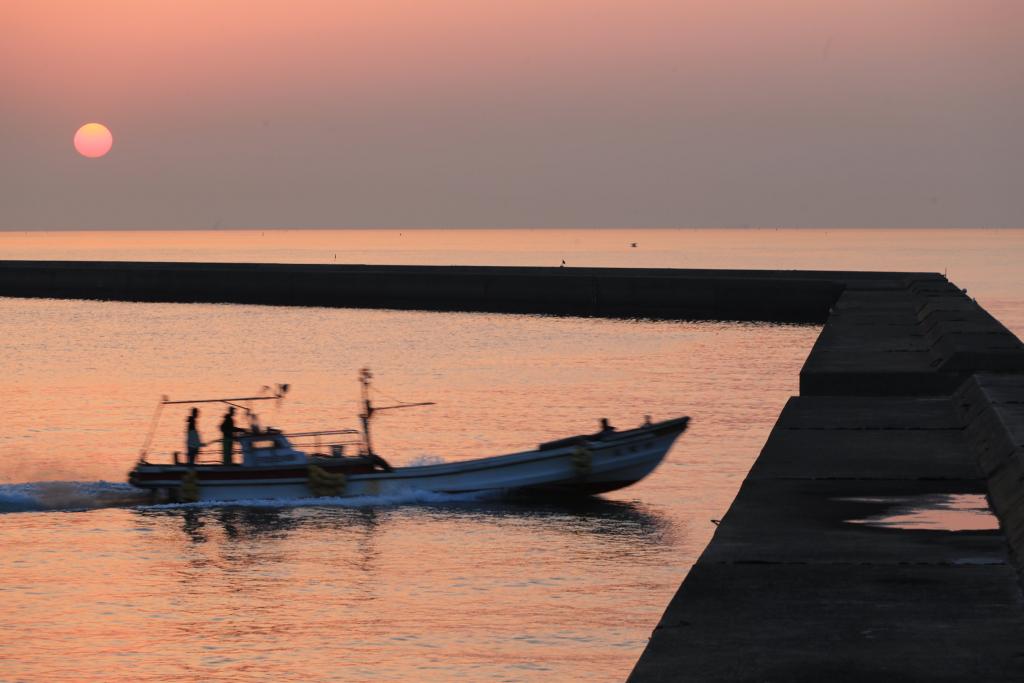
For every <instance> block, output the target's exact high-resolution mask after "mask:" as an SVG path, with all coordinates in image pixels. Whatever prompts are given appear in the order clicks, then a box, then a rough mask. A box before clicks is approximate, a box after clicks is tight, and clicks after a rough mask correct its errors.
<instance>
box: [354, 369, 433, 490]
mask: <svg viewBox="0 0 1024 683" xmlns="http://www.w3.org/2000/svg"><path fill="white" fill-rule="evenodd" d="M371 379H373V373H372V372H370V368H363V369H361V370H360V371H359V383H360V384H361V385H362V396H363V412H362V413H361V414H360V415H359V419H360V420H361V421H362V423H363V445H364V446H365V448H366V455H367V456H368V457H369V458H370V459H371V460H373V461H374V462H376V463H377V464H378V465H380V466H381V467H383V468H384V469H385V470H387V471H388V472H390V471H391V469H392V468H391V465H389V464H388V463H387V461H386V460H384V458H382V457H380V456H379V455H377V454H376V453H374V452H373V445H372V442H371V441H370V418H371V417H373V414H374V413H376V412H379V411H381V410H394V409H396V408H414V407H416V406H432V405H434V402H433V401H423V402H420V403H398V404H396V405H393V406H380V407H376V406H374V405H373V403H372V402H371V401H370V380H371Z"/></svg>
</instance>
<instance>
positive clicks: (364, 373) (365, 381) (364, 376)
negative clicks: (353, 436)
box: [359, 368, 373, 456]
mask: <svg viewBox="0 0 1024 683" xmlns="http://www.w3.org/2000/svg"><path fill="white" fill-rule="evenodd" d="M371 379H373V373H371V372H370V368H362V369H361V370H360V371H359V383H360V384H361V385H362V394H363V412H362V413H360V414H359V419H360V420H362V423H363V445H364V446H365V447H366V454H367V455H369V456H372V455H373V446H371V445H370V417H371V416H372V415H373V405H372V404H371V403H370V380H371Z"/></svg>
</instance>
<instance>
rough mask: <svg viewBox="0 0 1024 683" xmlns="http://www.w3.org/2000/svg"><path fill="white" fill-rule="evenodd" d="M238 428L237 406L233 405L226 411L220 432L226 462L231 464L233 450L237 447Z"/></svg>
mask: <svg viewBox="0 0 1024 683" xmlns="http://www.w3.org/2000/svg"><path fill="white" fill-rule="evenodd" d="M238 431H239V430H238V429H237V428H236V427H235V407H234V406H231V407H230V408H228V412H226V413H224V420H223V421H222V422H221V423H220V433H221V435H222V436H223V442H222V443H223V445H224V461H223V462H224V464H225V465H230V464H231V452H232V451H233V450H234V448H235V434H237V433H238Z"/></svg>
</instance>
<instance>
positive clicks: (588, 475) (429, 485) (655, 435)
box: [130, 418, 687, 502]
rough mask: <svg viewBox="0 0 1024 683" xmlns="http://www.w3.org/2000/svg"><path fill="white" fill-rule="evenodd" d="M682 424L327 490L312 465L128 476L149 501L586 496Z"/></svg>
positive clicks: (325, 462)
mask: <svg viewBox="0 0 1024 683" xmlns="http://www.w3.org/2000/svg"><path fill="white" fill-rule="evenodd" d="M686 426H687V418H677V419H675V420H669V421H666V422H661V423H656V424H652V425H646V426H644V427H641V428H638V429H634V430H629V431H626V432H608V433H604V434H597V435H591V436H581V437H574V438H572V439H566V440H563V441H564V442H565V443H564V445H562V443H563V442H553V443H552V444H548V445H546V446H542V447H541V448H540V449H538V450H534V451H528V452H523V453H513V454H510V455H502V456H495V457H489V458H481V459H475V460H466V461H462V462H452V463H443V464H438V465H423V466H414V467H400V468H395V469H394V470H392V471H382V470H374V471H362V472H359V471H350V472H347V473H344V474H343V476H340V477H339V476H338V475H337V474H335V475H334V476H335V480H334V485H333V487H331V489H330V492H329V493H328V494H325V493H324V491H323V489H322V488H320V489H318V487H316V486H314V485H311V481H312V479H311V474H310V472H309V469H312V468H299V469H296V468H295V467H292V468H253V467H242V466H238V465H234V466H232V465H213V466H209V465H201V466H198V467H195V468H192V469H191V470H190V469H189V468H187V467H185V466H180V465H177V466H176V465H150V464H147V463H140V464H139V465H138V466H137V467H136V469H135V470H133V471H132V474H131V477H130V481H131V483H133V484H135V485H136V486H140V487H142V488H146V489H149V490H150V491H152V492H153V496H154V499H155V500H156V501H177V500H182V499H188V500H198V501H223V502H232V501H245V500H256V499H287V498H309V497H314V496H316V495H317V493H319V494H320V495H321V496H323V495H331V496H338V497H346V498H349V497H360V496H392V495H394V494H402V493H406V492H410V491H413V492H415V491H427V492H436V493H446V494H460V493H477V492H489V493H495V494H507V493H520V492H521V493H542V494H552V495H566V494H569V495H586V494H594V493H601V492H604V491H611V490H615V489H619V488H623V487H625V486H629V485H630V484H633V483H635V482H637V481H639V480H641V479H643V478H644V477H646V476H647V475H648V474H650V473H651V472H653V471H654V469H655V468H656V467H657V466H658V465H659V464H660V463H661V461H662V460H663V459H664V457H665V455H666V453H667V452H668V450H669V448H671V446H672V444H673V442H674V441H675V440H676V438H678V436H679V435H680V434H681V433H682V432H683V431H684V430H685V429H686ZM309 464H310V465H316V466H317V467H318V468H323V470H326V471H328V472H332V471H333V472H339V471H341V470H339V469H338V467H339V465H337V464H336V463H334V462H333V461H332V459H330V458H311V459H310V463H309ZM364 469H365V468H364ZM190 471H194V472H195V473H196V475H195V476H196V485H195V486H194V487H193V488H192V489H191V490H190V494H191V495H189V496H187V497H186V496H183V495H182V483H183V477H184V476H185V475H186V473H188V472H190ZM339 479H340V480H341V481H340V482H339V481H338V480H339Z"/></svg>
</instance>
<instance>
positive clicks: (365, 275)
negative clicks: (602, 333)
mask: <svg viewBox="0 0 1024 683" xmlns="http://www.w3.org/2000/svg"><path fill="white" fill-rule="evenodd" d="M904 275H905V276H907V277H911V276H913V275H914V274H909V273H908V274H904ZM876 280H877V276H876V274H874V273H831V272H815V271H766V270H673V269H635V268H526V267H501V266H365V265H338V266H334V265H303V264H250V263H150V262H100V261H0V295H3V296H22V297H56V298H80V299H107V300H119V301H166V302H213V303H245V304H272V305H290V306H336V307H345V308H397V309H422V310H438V311H491V312H508V313H546V314H558V315H592V316H625V317H645V318H675V319H680V318H690V319H719V320H767V321H774V322H797V323H800V322H811V323H821V322H824V321H825V319H826V318H827V317H828V314H829V308H830V307H831V306H832V304H833V303H834V302H835V301H836V300H837V298H838V297H839V295H840V294H841V293H842V291H843V290H844V288H845V287H846V283H847V282H853V281H855V282H857V283H858V286H860V287H863V288H865V289H868V290H870V289H871V288H872V287H873V286H875V284H874V283H876Z"/></svg>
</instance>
